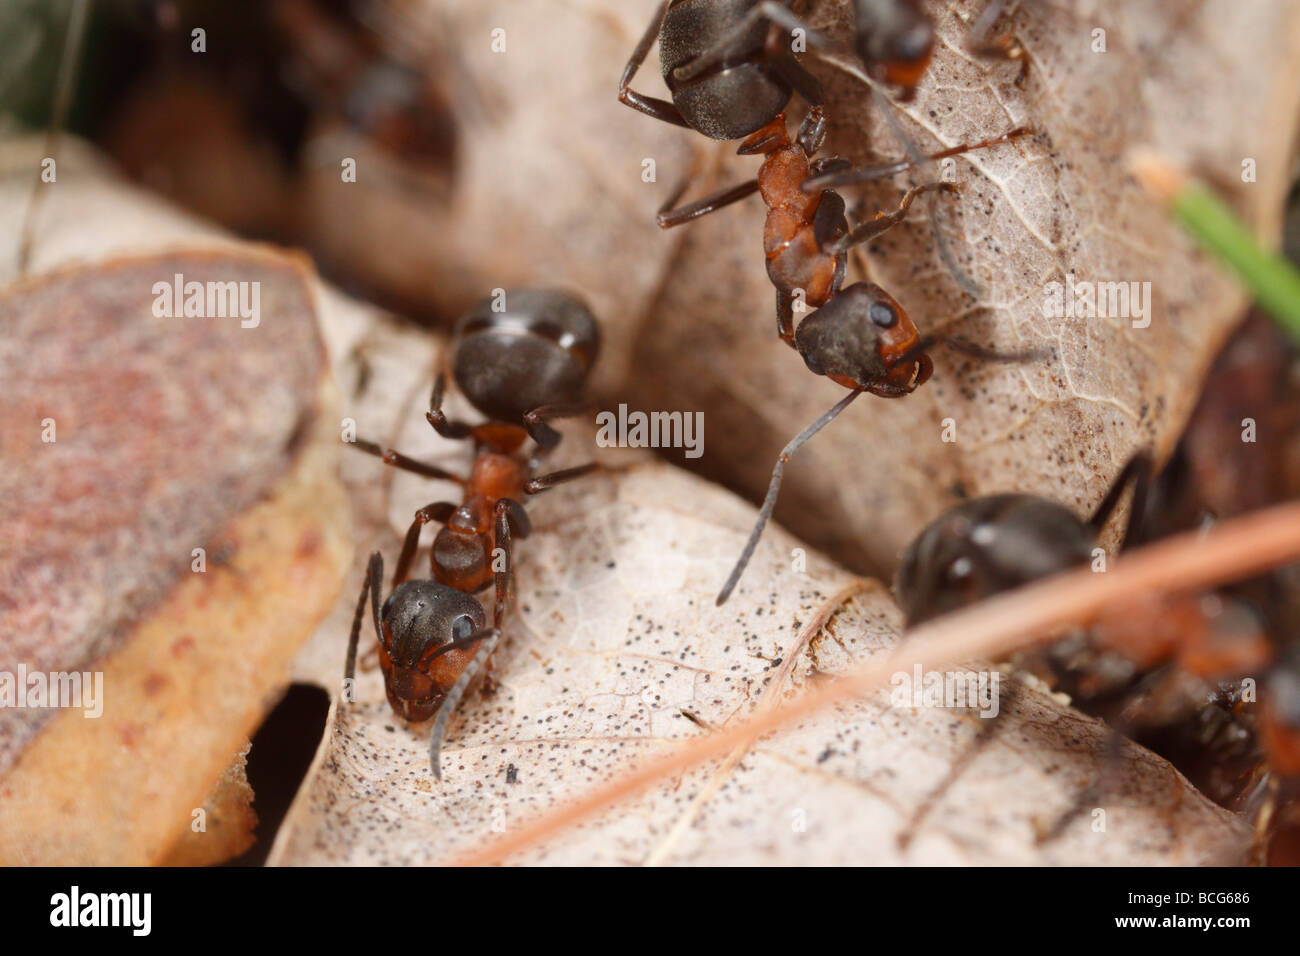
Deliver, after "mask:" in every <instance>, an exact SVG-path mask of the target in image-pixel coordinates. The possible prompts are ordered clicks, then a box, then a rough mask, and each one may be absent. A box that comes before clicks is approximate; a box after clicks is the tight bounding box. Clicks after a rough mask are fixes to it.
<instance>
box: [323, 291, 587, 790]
mask: <svg viewBox="0 0 1300 956" xmlns="http://www.w3.org/2000/svg"><path fill="white" fill-rule="evenodd" d="M504 300H505V302H504V304H505V308H504V309H502V310H500V311H498V310H497V309H496V308H494V306H499V305H501V301H500V299H499V298H494V299H488V300H485V301H484V302H482V303H480V304H479V305H478V306H476V307H475V308H473V309H472V310H471V311H470V312H469V313H467V314H466V315H465V316H463V317H462V318H461V320H460V321H459V322H458V323H457V326H456V330H455V334H454V338H453V345H452V374H453V377H454V379H455V382H456V385H457V387H458V388H459V389H460V391H461V393H462V394H463V395H464V396H465V397H466V399H467V400H468V401H469V402H470V403H471V404H472V405H473V406H474V407H475V408H476V409H478V411H480V412H481V413H483V414H484V415H485V416H487V418H488V421H486V422H483V423H481V424H477V425H470V424H467V423H465V422H460V421H452V420H449V419H448V418H447V417H446V415H445V414H444V413H443V411H442V396H443V390H444V385H445V377H444V376H443V375H442V374H439V376H438V378H437V381H436V383H435V385H434V389H433V395H432V397H431V399H430V409H429V412H428V414H427V416H426V417H427V418H428V421H429V424H430V425H432V426H433V428H434V429H435V430H436V431H437V432H438V434H440V435H442V436H443V437H444V438H451V439H466V438H468V439H472V440H473V442H474V465H473V468H472V470H471V472H470V475H469V477H468V478H465V477H461V476H459V475H455V474H453V473H451V472H449V471H445V470H444V469H442V468H439V467H438V466H436V465H430V464H426V463H424V462H420V461H415V460H414V459H411V458H408V457H407V456H405V455H403V454H401V453H400V452H396V451H393V450H391V449H385V448H381V447H380V446H378V445H376V444H374V443H373V442H368V441H362V440H357V441H356V442H355V444H356V446H357V447H358V448H360V449H361V450H362V451H365V452H367V453H369V454H372V455H376V456H378V457H380V458H382V459H383V461H384V462H385V463H386V464H389V465H392V466H394V467H397V468H401V469H404V470H406V471H411V472H414V473H416V474H419V475H424V476H425V477H429V478H437V479H442V480H447V481H453V482H456V483H457V484H459V485H460V486H461V487H462V489H463V495H462V499H461V502H460V503H459V504H455V503H453V502H448V501H439V502H434V503H432V504H429V505H426V506H425V507H423V508H421V509H420V510H419V511H417V512H416V513H415V518H414V520H413V521H412V523H411V527H410V529H409V531H408V532H407V534H406V540H405V541H404V543H403V545H402V552H401V556H400V557H399V558H398V560H397V567H396V570H395V572H394V574H393V583H392V593H391V594H390V595H389V597H388V599H387V600H386V601H384V602H383V603H382V605H381V603H380V586H381V585H380V581H381V579H382V578H383V574H384V562H383V557H382V556H381V555H380V553H379V552H378V551H376V552H375V553H373V554H372V555H371V556H370V562H369V565H368V567H367V570H366V578H365V581H364V583H363V584H362V588H361V595H360V598H359V599H358V601H357V610H356V616H355V618H354V620H353V623H352V633H351V636H350V637H349V640H348V652H347V663H346V665H345V670H344V676H345V677H346V678H348V679H351V678H352V677H353V675H354V672H355V667H356V654H357V640H358V637H359V635H360V631H361V621H362V618H363V617H364V614H365V606H366V601H367V598H369V601H370V603H371V608H372V615H373V621H374V628H375V637H376V639H377V640H378V642H379V663H380V668H381V669H382V671H383V674H384V686H385V689H386V691H387V695H388V701H389V703H390V704H391V705H392V708H393V710H394V711H396V712H397V713H398V714H399V715H401V716H402V717H404V718H406V719H407V720H409V721H412V722H418V721H423V720H427V719H429V718H430V717H433V716H434V715H435V714H436V715H437V720H436V722H435V724H434V727H433V730H432V733H431V737H430V742H429V758H430V763H431V768H432V771H433V775H434V776H435V777H437V778H439V779H441V771H440V761H439V751H440V748H441V742H442V736H443V732H444V731H445V729H446V725H447V722H448V721H449V720H450V718H451V715H452V713H453V712H454V711H455V709H456V706H457V704H458V703H459V701H460V698H461V697H462V695H463V694H464V692H465V690H466V688H467V687H468V686H469V684H470V682H471V681H472V680H473V678H474V677H475V676H476V674H477V673H478V672H479V671H480V670H481V669H482V668H483V666H484V665H485V664H486V663H487V661H488V659H489V658H490V656H491V654H492V651H493V650H494V649H495V647H496V644H497V642H498V641H499V639H500V636H501V628H502V626H503V623H504V620H505V615H506V612H507V608H508V607H509V604H510V602H511V599H512V583H513V563H512V562H513V557H512V541H513V539H514V538H525V537H527V536H528V534H529V532H530V530H531V525H530V523H529V520H528V515H527V513H526V512H525V511H524V507H523V505H522V504H520V499H521V498H523V497H524V496H526V495H534V494H537V493H538V492H541V491H544V490H545V489H547V488H551V487H553V486H555V485H557V484H560V483H561V482H565V481H571V480H572V479H575V478H579V477H582V476H583V475H586V474H589V473H590V472H592V471H593V470H595V469H596V467H597V466H596V465H595V464H594V463H593V464H587V465H582V466H579V467H577V468H568V469H565V470H562V471H557V472H553V473H551V474H547V475H541V476H538V475H537V474H536V468H537V464H538V462H537V458H539V457H540V456H542V455H544V454H546V453H548V452H549V451H551V450H552V449H554V448H555V446H556V445H557V444H558V443H559V441H560V434H559V433H558V432H557V431H555V430H554V429H553V428H551V427H550V425H548V424H547V422H548V421H549V420H554V419H557V418H564V417H572V416H575V415H578V414H581V413H583V412H584V411H586V410H587V407H586V405H585V404H583V403H582V402H581V401H580V400H581V397H582V393H583V388H584V385H585V383H586V379H587V375H588V373H589V371H590V369H591V366H592V363H593V362H594V361H595V358H596V354H597V351H598V349H599V343H600V335H599V330H598V328H597V325H596V322H595V319H594V318H593V317H592V315H591V313H590V311H588V309H587V307H586V306H585V305H584V304H583V303H582V302H581V301H579V300H578V299H576V298H574V297H573V296H571V295H569V294H567V293H563V292H558V291H551V290H544V289H521V290H516V291H508V292H506V293H505V294H504ZM530 437H531V438H532V439H533V441H534V443H535V444H536V446H537V453H536V455H535V456H534V457H533V459H531V460H530V459H528V458H525V457H524V456H523V454H522V453H521V448H522V447H523V445H524V443H525V442H526V441H527V440H528V439H529V438H530ZM429 522H440V523H441V524H442V527H441V528H439V530H438V534H437V536H436V537H435V539H434V542H433V546H432V548H431V549H430V552H429V557H430V563H431V565H432V579H430V580H413V581H408V580H406V578H407V576H408V574H409V573H410V570H411V565H412V562H413V561H414V558H415V553H416V549H417V547H418V546H419V539H420V530H421V529H422V528H423V527H424V525H425V524H427V523H429ZM488 585H495V595H494V598H495V600H494V605H493V620H492V626H491V627H488V626H487V622H486V615H485V614H484V612H483V608H482V606H481V605H480V604H479V602H478V601H477V600H475V599H474V598H473V597H472V595H473V594H474V593H476V592H478V591H480V590H482V589H484V588H486V587H487V586H488Z"/></svg>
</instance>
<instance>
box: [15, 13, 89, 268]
mask: <svg viewBox="0 0 1300 956" xmlns="http://www.w3.org/2000/svg"><path fill="white" fill-rule="evenodd" d="M89 14H90V0H73V4H72V9H71V10H70V11H68V32H67V34H66V35H65V38H64V41H63V53H62V55H61V56H60V57H59V72H58V76H57V78H56V80H55V85H54V106H53V109H52V111H51V113H50V128H49V130H48V132H46V134H45V155H46V156H57V155H58V152H59V141H60V139H61V138H62V136H63V128H64V126H65V125H67V121H68V110H69V109H70V108H71V106H72V97H73V94H74V93H75V92H76V87H77V68H78V66H79V65H80V63H81V47H82V42H83V41H84V40H85V37H86V22H87V21H88V20H89V19H90V16H89ZM43 172H44V169H41V170H40V171H38V172H37V174H36V180H35V182H34V183H33V185H32V198H31V200H30V201H29V202H28V203H27V208H26V210H24V212H23V222H22V227H21V232H20V233H19V235H20V237H21V238H20V239H19V241H18V274H19V275H23V274H24V273H26V272H27V266H28V264H29V263H30V262H31V258H32V245H33V244H34V243H35V241H36V220H37V219H38V218H39V214H40V209H41V204H42V203H43V202H44V201H45V192H46V190H45V188H44V187H45V186H47V185H49V184H48V183H45V182H44V181H43V180H42V178H41V175H42V173H43Z"/></svg>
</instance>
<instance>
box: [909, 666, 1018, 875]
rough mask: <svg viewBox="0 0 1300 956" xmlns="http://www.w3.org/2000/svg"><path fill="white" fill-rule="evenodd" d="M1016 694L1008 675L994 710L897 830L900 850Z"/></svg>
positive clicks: (990, 737)
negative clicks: (995, 712)
mask: <svg viewBox="0 0 1300 956" xmlns="http://www.w3.org/2000/svg"><path fill="white" fill-rule="evenodd" d="M1019 694H1020V684H1019V682H1018V681H1016V680H1015V678H1012V679H1011V680H1010V681H1009V682H1008V686H1007V690H1006V693H1005V694H999V703H998V712H997V714H995V715H994V716H992V717H986V718H984V726H982V727H981V728H980V730H979V733H978V734H976V735H975V739H974V740H972V741H971V742H970V745H969V746H967V747H966V749H965V750H964V751H962V752H961V753H960V754H958V755H957V758H956V759H955V760H953V762H952V765H951V766H950V767H949V768H948V773H947V775H946V776H945V777H944V778H943V780H942V781H941V782H940V783H939V785H938V786H937V787H935V788H934V789H933V790H931V791H930V792H929V793H928V794H926V795H925V797H924V798H922V800H921V802H920V803H919V804H917V806H916V810H914V811H913V813H912V816H911V819H909V820H908V821H907V826H905V827H904V828H903V829H902V831H901V832H900V833H899V834H898V848H899V849H900V850H906V849H907V847H908V846H909V845H910V844H911V842H912V840H913V838H915V836H916V831H917V830H918V829H920V826H921V824H922V823H923V822H924V821H925V818H926V817H928V816H929V815H930V811H931V810H933V809H934V808H935V806H936V805H937V804H938V802H939V798H940V797H942V796H943V795H944V794H945V793H947V791H948V790H949V789H950V788H951V787H952V785H953V784H954V783H956V782H957V778H958V777H960V776H961V775H962V774H963V773H965V772H966V768H967V767H969V766H970V764H971V762H972V761H974V759H975V758H976V757H978V756H979V755H980V753H981V752H982V751H983V750H984V748H985V747H987V746H988V745H989V744H990V743H991V742H992V740H993V737H994V735H995V734H997V732H998V728H999V727H1000V726H1001V725H1000V724H999V723H998V718H999V717H1001V716H1002V712H1003V711H1004V710H1005V709H1006V708H1007V707H1008V706H1009V705H1011V704H1014V703H1015V701H1016V699H1017V698H1018V697H1019Z"/></svg>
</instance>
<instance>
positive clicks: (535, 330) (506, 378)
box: [452, 289, 600, 424]
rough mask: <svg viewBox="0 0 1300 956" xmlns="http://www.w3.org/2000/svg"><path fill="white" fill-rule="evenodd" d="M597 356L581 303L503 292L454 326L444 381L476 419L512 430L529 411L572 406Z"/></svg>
mask: <svg viewBox="0 0 1300 956" xmlns="http://www.w3.org/2000/svg"><path fill="white" fill-rule="evenodd" d="M599 350H600V329H599V328H598V327H597V325H596V320H595V318H593V317H592V314H591V311H590V310H589V309H588V308H587V306H586V304H585V303H583V302H582V300H581V299H578V298H577V297H575V296H573V295H570V294H569V293H567V292H560V291H556V290H552V289H511V290H508V291H504V292H501V293H500V294H499V295H495V296H491V297H489V298H487V299H484V300H483V301H482V302H480V303H479V304H478V305H476V306H475V307H474V308H473V309H471V310H470V311H469V312H467V313H466V314H465V315H464V316H462V317H461V320H460V321H459V322H458V323H456V332H455V338H454V345H453V354H452V374H453V375H454V376H455V379H456V385H457V387H458V388H459V389H460V390H461V393H462V394H463V395H464V396H465V397H466V398H467V399H469V401H470V403H471V404H473V406H474V407H475V408H477V409H478V410H479V411H480V412H482V413H483V414H484V415H486V416H487V417H488V418H491V419H494V420H496V421H502V422H509V423H511V424H518V423H519V422H521V421H522V420H523V417H524V415H525V413H527V412H530V411H532V410H533V409H535V408H539V407H541V406H543V405H554V404H566V403H571V402H577V401H579V400H580V399H581V397H582V391H583V387H584V386H585V385H586V381H587V373H588V372H589V371H590V370H591V366H592V363H594V362H595V360H596V355H597V353H598V352H599Z"/></svg>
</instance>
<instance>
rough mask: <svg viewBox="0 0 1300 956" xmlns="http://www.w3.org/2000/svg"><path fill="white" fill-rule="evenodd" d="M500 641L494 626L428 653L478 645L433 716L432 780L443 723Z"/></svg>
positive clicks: (437, 771)
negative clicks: (476, 651) (435, 715)
mask: <svg viewBox="0 0 1300 956" xmlns="http://www.w3.org/2000/svg"><path fill="white" fill-rule="evenodd" d="M500 640H501V629H500V628H498V627H489V628H485V629H484V630H481V631H476V632H475V633H473V634H471V635H470V636H469V637H465V638H461V639H460V640H459V641H453V642H452V643H451V644H444V645H443V646H442V647H440V648H438V650H437V651H436V652H435V653H434V654H432V655H430V658H429V659H430V660H432V659H433V658H434V657H437V656H438V654H439V653H442V652H444V651H450V650H454V649H458V648H461V647H468V646H470V645H471V644H478V645H479V649H478V653H476V654H475V655H474V656H473V657H472V658H470V662H469V664H467V665H466V666H465V669H464V670H463V671H461V672H460V676H459V677H457V678H456V683H454V684H452V685H451V688H450V689H449V690H448V691H447V696H446V697H444V698H443V699H442V706H440V707H439V708H438V716H437V717H436V718H435V719H434V722H433V730H432V731H431V732H430V734H429V770H430V771H431V772H432V773H433V778H434V779H435V780H442V738H443V735H444V734H446V732H447V724H448V723H449V722H450V721H451V715H452V714H454V713H455V712H456V708H457V707H458V706H459V705H460V699H461V698H462V697H464V696H465V690H466V688H468V687H469V685H470V682H471V681H473V680H474V678H475V677H476V676H477V675H478V672H479V671H480V670H482V669H483V665H484V664H485V663H486V662H487V660H488V659H489V658H490V657H491V656H492V652H493V651H495V650H496V648H497V644H498V643H499V642H500Z"/></svg>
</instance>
